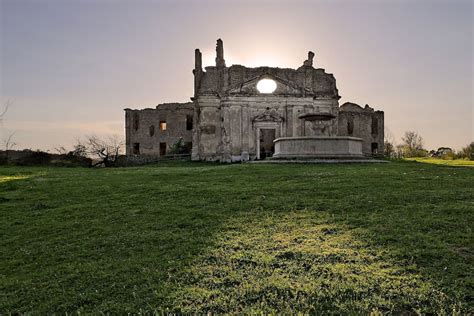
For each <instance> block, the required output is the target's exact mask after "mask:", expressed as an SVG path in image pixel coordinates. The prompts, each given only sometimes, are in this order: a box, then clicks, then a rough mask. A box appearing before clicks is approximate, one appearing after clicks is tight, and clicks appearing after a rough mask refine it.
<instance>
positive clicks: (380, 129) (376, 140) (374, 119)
mask: <svg viewBox="0 0 474 316" xmlns="http://www.w3.org/2000/svg"><path fill="white" fill-rule="evenodd" d="M338 135H340V136H353V137H359V138H362V152H363V153H364V154H365V155H366V156H370V155H374V156H378V155H381V154H383V146H384V113H383V112H382V111H375V110H374V109H373V108H371V107H370V106H368V105H365V107H364V108H362V107H361V106H359V105H357V104H355V103H350V102H346V103H344V104H343V105H341V107H340V108H339V119H338Z"/></svg>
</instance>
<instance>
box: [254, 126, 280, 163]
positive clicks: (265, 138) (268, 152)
mask: <svg viewBox="0 0 474 316" xmlns="http://www.w3.org/2000/svg"><path fill="white" fill-rule="evenodd" d="M275 135H276V130H275V129H274V128H262V129H260V142H259V144H260V146H259V149H258V150H259V153H260V157H259V158H260V159H265V158H269V157H272V156H273V154H274V153H275V144H274V143H273V141H274V140H275V138H276V137H275Z"/></svg>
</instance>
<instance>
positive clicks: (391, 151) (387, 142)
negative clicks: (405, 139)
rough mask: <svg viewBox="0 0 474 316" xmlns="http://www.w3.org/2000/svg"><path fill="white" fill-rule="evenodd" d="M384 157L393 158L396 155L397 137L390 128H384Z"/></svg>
mask: <svg viewBox="0 0 474 316" xmlns="http://www.w3.org/2000/svg"><path fill="white" fill-rule="evenodd" d="M383 135H384V155H385V156H386V157H389V158H390V157H393V156H394V155H395V147H396V144H395V137H394V136H393V133H392V132H391V131H390V129H389V128H388V127H386V126H385V128H384V133H383Z"/></svg>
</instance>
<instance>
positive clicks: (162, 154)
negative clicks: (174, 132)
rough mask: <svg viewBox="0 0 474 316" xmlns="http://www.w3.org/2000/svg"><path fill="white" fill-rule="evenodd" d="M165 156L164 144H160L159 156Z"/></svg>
mask: <svg viewBox="0 0 474 316" xmlns="http://www.w3.org/2000/svg"><path fill="white" fill-rule="evenodd" d="M164 155H166V143H160V156H164Z"/></svg>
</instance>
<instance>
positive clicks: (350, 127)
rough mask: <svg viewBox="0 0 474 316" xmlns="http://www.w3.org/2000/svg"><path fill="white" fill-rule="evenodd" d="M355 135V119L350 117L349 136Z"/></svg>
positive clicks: (348, 121) (348, 120)
mask: <svg viewBox="0 0 474 316" xmlns="http://www.w3.org/2000/svg"><path fill="white" fill-rule="evenodd" d="M352 133H354V119H353V118H352V117H349V118H348V119H347V135H352Z"/></svg>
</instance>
